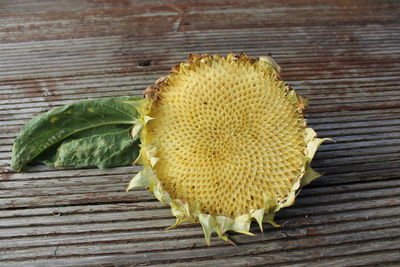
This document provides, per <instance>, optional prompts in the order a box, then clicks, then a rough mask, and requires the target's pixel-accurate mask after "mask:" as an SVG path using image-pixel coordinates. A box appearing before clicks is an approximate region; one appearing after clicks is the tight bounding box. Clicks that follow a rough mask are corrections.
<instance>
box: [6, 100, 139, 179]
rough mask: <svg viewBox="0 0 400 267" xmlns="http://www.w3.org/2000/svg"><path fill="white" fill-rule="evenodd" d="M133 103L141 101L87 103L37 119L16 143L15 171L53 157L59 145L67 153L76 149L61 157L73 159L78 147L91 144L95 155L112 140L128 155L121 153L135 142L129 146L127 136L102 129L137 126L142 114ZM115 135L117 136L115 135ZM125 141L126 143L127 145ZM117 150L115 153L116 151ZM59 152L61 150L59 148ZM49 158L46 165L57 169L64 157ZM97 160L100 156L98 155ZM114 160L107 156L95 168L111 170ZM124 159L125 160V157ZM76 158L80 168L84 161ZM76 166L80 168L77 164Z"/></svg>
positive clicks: (104, 150) (12, 160) (79, 103)
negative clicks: (99, 148) (102, 144)
mask: <svg viewBox="0 0 400 267" xmlns="http://www.w3.org/2000/svg"><path fill="white" fill-rule="evenodd" d="M132 100H139V98H137V97H115V98H101V99H91V100H85V101H80V102H74V103H72V104H69V105H65V106H62V107H59V108H55V109H52V110H50V111H48V112H46V113H44V114H42V115H40V116H37V117H35V118H33V119H32V120H31V121H29V122H28V123H27V124H26V125H25V126H24V127H23V128H22V130H21V132H20V134H19V136H18V137H17V138H16V139H15V142H14V146H13V151H12V159H11V168H12V169H14V170H16V171H19V170H21V169H22V168H23V167H24V166H25V165H26V164H28V163H29V162H31V161H32V160H33V159H35V158H36V157H38V156H39V155H40V154H41V153H43V152H44V151H46V152H48V153H50V151H51V150H52V149H53V151H54V150H55V149H56V148H55V147H56V146H57V144H59V145H60V148H61V147H63V149H65V148H68V149H72V151H71V152H70V151H63V153H61V154H60V155H67V154H68V155H70V156H72V155H77V154H76V153H74V150H75V151H77V148H76V146H77V145H83V144H85V145H86V146H88V142H93V143H94V144H93V146H92V147H91V149H92V152H94V151H93V148H94V147H101V146H100V145H99V144H101V142H105V143H107V142H110V141H111V140H114V141H116V142H117V143H118V144H116V146H117V147H119V148H118V149H116V150H115V151H120V149H122V148H123V151H124V152H121V153H128V151H125V150H127V149H128V148H127V146H128V143H132V140H130V139H129V140H130V142H128V141H129V140H127V139H126V138H125V139H124V138H122V137H121V136H122V135H123V134H122V133H121V136H118V135H117V134H115V133H114V130H112V131H111V132H110V133H109V136H108V135H107V134H106V133H105V131H104V130H106V129H110V128H100V127H101V126H106V125H114V126H115V125H126V127H128V126H129V128H130V127H131V126H132V125H133V124H135V123H136V119H137V117H138V112H137V110H136V108H135V107H134V106H133V105H132V104H129V103H127V101H132ZM120 130H121V129H120ZM124 130H126V132H127V131H128V130H127V128H126V129H124ZM85 131H92V132H85ZM96 131H99V134H98V135H95V134H94V133H96ZM115 131H118V129H115ZM112 133H114V135H113V134H112ZM80 134H81V135H80ZM100 135H103V136H100ZM74 136H75V137H74ZM68 137H71V139H70V141H69V142H66V143H63V144H61V141H63V140H65V139H67V138H68ZM85 137H89V138H86V139H84V140H80V141H79V139H80V138H85ZM75 139H77V140H75ZM123 139H124V140H125V141H123ZM73 140H75V141H73ZM104 140H107V141H104ZM117 140H118V141H117ZM65 141H66V140H65ZM70 142H71V143H70ZM68 143H69V144H68ZM130 145H132V144H130ZM74 147H75V148H74ZM49 148H50V149H49ZM113 149H115V147H114V148H113ZM57 150H59V149H58V148H57ZM101 151H103V152H107V153H109V152H111V151H109V150H106V149H104V148H102V150H101ZM101 151H99V153H102V152H101ZM115 151H114V152H115ZM48 155H50V157H49V158H47V159H42V162H46V161H47V162H48V163H51V162H54V163H55V164H56V165H57V163H56V162H57V159H56V157H58V156H60V155H57V153H50V154H48ZM79 155H80V156H82V155H83V154H81V153H80V154H79ZM96 156H99V155H98V154H96ZM114 156H115V157H116V158H115V159H111V158H110V157H109V156H107V157H109V159H108V161H104V159H105V156H104V155H103V156H102V159H103V161H99V160H96V161H95V162H96V164H95V165H96V166H100V165H101V166H107V164H108V163H109V162H110V161H112V162H115V160H116V159H117V158H118V157H117V156H116V155H114ZM120 156H122V154H121V155H120ZM75 157H76V159H77V160H78V159H79V160H78V161H77V162H80V163H79V164H83V163H82V161H81V160H82V158H78V156H75ZM59 162H65V163H67V162H68V164H72V163H74V162H73V160H72V159H69V160H62V161H59ZM91 162H93V161H91ZM100 162H105V165H102V164H101V163H100ZM97 164H100V165H97ZM72 166H77V165H75V164H74V165H72ZM79 166H83V165H79ZM85 166H86V165H85Z"/></svg>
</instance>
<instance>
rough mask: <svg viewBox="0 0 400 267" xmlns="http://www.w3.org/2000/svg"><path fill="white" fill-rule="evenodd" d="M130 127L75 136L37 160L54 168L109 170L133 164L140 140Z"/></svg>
mask: <svg viewBox="0 0 400 267" xmlns="http://www.w3.org/2000/svg"><path fill="white" fill-rule="evenodd" d="M131 130H132V127H131V126H130V125H106V126H101V127H97V128H92V129H88V130H85V131H82V132H80V133H78V134H76V135H72V136H71V137H69V138H67V139H66V140H64V141H62V142H61V144H56V145H55V146H53V147H51V148H49V149H48V150H46V151H44V152H43V153H41V154H40V155H39V156H38V157H36V158H35V159H34V161H35V162H41V163H44V164H47V165H52V166H56V167H59V166H73V167H91V166H97V167H99V168H109V167H115V166H126V165H130V164H132V163H133V161H134V160H135V159H136V158H137V156H138V155H139V149H140V147H139V144H140V140H139V138H138V136H135V137H133V138H131V136H130V132H131Z"/></svg>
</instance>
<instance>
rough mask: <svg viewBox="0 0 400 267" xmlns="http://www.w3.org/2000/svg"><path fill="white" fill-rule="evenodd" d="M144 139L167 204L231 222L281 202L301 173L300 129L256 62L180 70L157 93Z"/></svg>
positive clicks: (273, 80) (276, 85)
mask: <svg viewBox="0 0 400 267" xmlns="http://www.w3.org/2000/svg"><path fill="white" fill-rule="evenodd" d="M150 116H151V117H154V118H155V119H154V120H152V121H150V122H149V123H148V124H147V125H146V127H147V129H146V130H147V133H148V134H149V136H150V139H152V140H158V144H159V150H158V153H157V155H156V156H157V157H158V158H159V161H158V163H157V164H156V165H155V166H154V170H155V172H156V175H157V177H158V179H159V180H160V181H161V182H162V184H163V187H164V188H165V190H166V191H168V192H169V194H170V195H171V197H172V198H174V199H183V200H186V201H189V202H193V201H198V202H200V204H201V209H202V212H204V213H208V214H212V215H215V216H217V215H223V216H229V217H235V216H238V215H241V214H246V213H249V212H251V211H252V210H256V209H259V208H263V205H264V199H263V195H264V194H268V195H269V197H271V198H272V199H275V200H276V201H278V202H282V201H284V200H285V199H286V197H287V195H288V193H289V192H290V190H291V189H292V187H293V184H294V183H295V182H297V181H298V179H299V176H301V172H302V169H301V168H302V166H304V150H305V146H306V144H305V141H304V136H305V122H304V117H303V114H302V113H301V112H299V111H298V105H296V103H293V102H291V101H289V99H288V88H287V87H286V85H285V83H284V82H283V81H281V80H280V79H279V78H278V77H277V75H276V73H275V72H274V70H273V69H272V68H271V67H269V66H268V65H266V64H263V62H260V61H255V62H253V61H250V60H248V59H246V58H244V59H243V58H240V59H237V58H236V59H235V58H233V57H227V58H225V57H222V56H209V57H207V58H204V59H202V60H200V59H199V60H196V61H194V62H192V63H185V65H181V67H180V68H179V71H177V72H176V73H173V74H171V75H170V76H169V77H168V82H167V83H166V84H164V85H162V86H160V88H159V100H157V101H155V102H154V105H153V108H152V110H151V113H150Z"/></svg>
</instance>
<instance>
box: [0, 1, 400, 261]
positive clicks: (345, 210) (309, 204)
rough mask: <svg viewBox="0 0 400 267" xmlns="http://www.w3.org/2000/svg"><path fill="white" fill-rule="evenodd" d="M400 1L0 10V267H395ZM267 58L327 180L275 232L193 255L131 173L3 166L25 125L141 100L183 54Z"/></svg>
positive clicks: (191, 243) (187, 235)
mask: <svg viewBox="0 0 400 267" xmlns="http://www.w3.org/2000/svg"><path fill="white" fill-rule="evenodd" d="M399 10H400V2H398V1H393V0H392V1H391V0H384V1H372V0H367V1H361V0H350V1H339V0H337V1H335V0H332V1H320V0H301V1H298V0H284V1H280V0H279V1H278V0H273V1H264V0H252V1H236V0H231V1H214V0H213V1H211V0H206V1H183V0H169V1H157V0H151V1H138V0H131V1H124V0H120V1H118V0H82V1H81V0H73V1H70V0H60V1H50V0H42V1H34V0H2V1H0V25H1V27H0V265H1V266H3V265H4V266H84V265H94V264H102V265H105V266H109V265H121V266H125V265H154V266H161V265H163V266H165V265H168V266H250V265H251V266H265V265H270V266H272V265H273V266H292V265H295V266H364V265H375V266H376V265H378V266H392V265H393V266H395V265H398V266H400V198H399V197H400V180H399V178H400V167H399V166H400V34H399V32H400V12H399ZM241 51H246V52H247V53H249V54H250V55H252V56H260V55H264V54H266V53H267V52H268V53H272V54H273V55H274V57H275V58H276V60H277V61H278V62H279V64H280V65H281V66H282V68H283V73H282V75H283V78H284V79H286V80H287V81H288V82H289V84H290V85H291V86H292V87H293V88H295V89H297V90H298V91H299V92H300V94H301V95H304V96H307V97H310V98H311V105H310V107H309V109H308V113H307V117H308V121H309V123H310V125H312V126H313V127H314V128H315V129H316V130H317V132H318V133H319V135H320V137H331V138H333V139H335V140H336V143H327V144H324V145H323V146H322V147H321V149H320V150H319V152H318V153H317V157H316V161H315V162H314V166H315V167H316V169H317V170H319V171H320V172H322V173H325V175H324V176H323V177H322V178H320V179H319V180H317V181H315V182H314V183H312V184H311V185H310V186H308V187H307V188H305V189H303V190H302V192H301V193H300V195H299V197H298V200H297V201H296V205H295V206H293V207H290V208H287V209H284V210H283V211H282V212H280V213H279V215H278V216H277V221H278V222H279V223H281V224H282V227H281V228H270V227H268V226H266V228H267V229H266V231H265V232H264V234H261V233H260V232H259V230H258V229H257V227H256V226H255V225H254V226H252V230H253V232H254V233H255V234H256V236H255V237H248V236H242V235H234V236H233V238H234V240H235V241H236V242H237V243H238V246H237V247H232V246H231V245H229V244H226V243H224V242H222V241H218V240H217V239H216V238H214V240H213V244H212V247H211V248H209V247H207V246H206V245H205V242H204V239H203V235H202V232H201V229H200V227H199V226H193V225H185V226H183V227H181V228H178V229H175V230H169V231H164V230H163V229H164V228H165V227H167V226H169V225H170V224H171V223H172V222H173V221H174V219H173V218H172V217H171V215H170V212H169V210H168V208H167V207H164V206H162V205H161V204H160V203H159V202H157V201H155V200H154V198H153V197H152V195H150V194H149V193H148V192H146V191H145V190H134V191H132V192H129V193H125V192H124V189H125V187H126V184H127V182H128V181H129V180H130V178H131V177H132V175H133V174H134V173H136V172H137V171H138V170H139V168H138V167H123V168H113V169H108V170H98V169H80V170H70V169H54V168H48V167H45V166H33V167H31V168H30V169H29V170H28V172H25V173H13V172H11V171H10V170H9V162H10V155H11V147H12V143H13V140H14V138H15V136H16V134H17V133H18V131H19V129H20V127H21V126H22V125H23V124H24V123H25V122H27V121H28V120H29V119H30V118H32V117H33V116H35V115H37V114H39V113H41V112H44V111H47V110H48V109H50V108H52V107H56V106H60V105H63V104H66V103H70V102H72V101H76V100H81V99H87V98H89V97H91V98H96V97H105V96H121V95H140V94H141V91H142V90H143V89H144V88H145V87H147V86H148V85H149V84H151V83H153V82H154V80H156V79H157V78H158V77H160V76H162V75H163V74H165V73H167V72H168V70H169V68H170V67H171V66H172V65H174V64H175V63H176V62H179V61H183V60H185V57H186V56H187V54H188V53H191V52H192V53H193V52H195V53H221V54H226V53H228V52H236V53H239V52H241Z"/></svg>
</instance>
